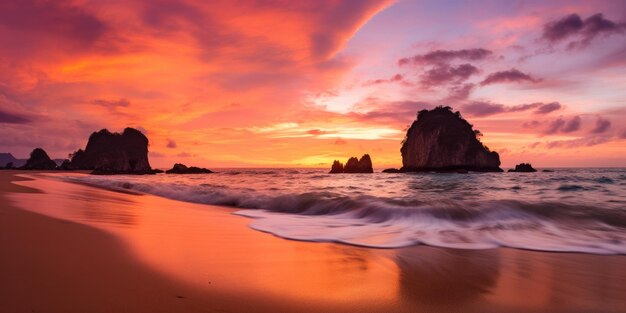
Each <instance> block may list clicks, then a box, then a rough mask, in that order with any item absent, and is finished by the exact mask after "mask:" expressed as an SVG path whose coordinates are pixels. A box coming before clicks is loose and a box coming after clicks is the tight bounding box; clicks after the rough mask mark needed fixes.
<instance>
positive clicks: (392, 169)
mask: <svg viewBox="0 0 626 313" xmlns="http://www.w3.org/2000/svg"><path fill="white" fill-rule="evenodd" d="M383 173H402V171H401V170H399V169H397V168H386V169H384V170H383Z"/></svg>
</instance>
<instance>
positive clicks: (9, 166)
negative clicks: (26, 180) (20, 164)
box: [4, 162, 13, 170]
mask: <svg viewBox="0 0 626 313" xmlns="http://www.w3.org/2000/svg"><path fill="white" fill-rule="evenodd" d="M4 168H6V169H7V170H11V169H13V162H9V163H7V164H6V165H5V166H4Z"/></svg>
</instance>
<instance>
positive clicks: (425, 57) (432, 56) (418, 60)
mask: <svg viewBox="0 0 626 313" xmlns="http://www.w3.org/2000/svg"><path fill="white" fill-rule="evenodd" d="M491 54H492V52H491V51H489V50H487V49H482V48H478V49H462V50H435V51H431V52H429V53H426V54H418V55H415V56H412V57H408V58H402V59H400V60H398V65H400V66H403V65H418V64H441V63H449V62H450V61H453V60H464V61H480V60H484V59H486V58H487V57H489V56H490V55H491Z"/></svg>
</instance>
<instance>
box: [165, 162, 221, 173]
mask: <svg viewBox="0 0 626 313" xmlns="http://www.w3.org/2000/svg"><path fill="white" fill-rule="evenodd" d="M165 173H166V174H209V173H213V171H211V170H209V169H206V168H200V167H195V166H191V167H187V166H186V165H185V164H181V163H176V164H174V166H173V167H172V168H171V169H169V170H167V171H165Z"/></svg>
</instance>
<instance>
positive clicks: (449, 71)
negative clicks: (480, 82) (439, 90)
mask: <svg viewBox="0 0 626 313" xmlns="http://www.w3.org/2000/svg"><path fill="white" fill-rule="evenodd" d="M478 72H479V70H478V68H476V67H475V66H473V65H471V64H461V65H459V66H456V67H454V66H450V65H447V64H442V65H439V66H436V67H434V68H432V69H430V70H428V71H426V72H424V74H422V76H421V80H420V82H421V83H422V85H424V86H436V85H440V84H447V83H453V84H458V83H461V82H463V81H465V80H467V79H468V78H469V77H470V76H472V75H474V74H477V73H478Z"/></svg>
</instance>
